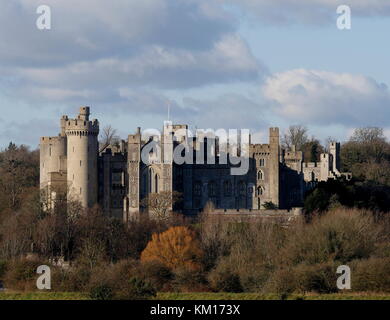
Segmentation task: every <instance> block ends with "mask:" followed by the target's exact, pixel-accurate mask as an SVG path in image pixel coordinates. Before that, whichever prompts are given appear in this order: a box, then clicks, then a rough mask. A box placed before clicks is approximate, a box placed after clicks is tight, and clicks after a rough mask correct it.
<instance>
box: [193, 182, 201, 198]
mask: <svg viewBox="0 0 390 320" xmlns="http://www.w3.org/2000/svg"><path fill="white" fill-rule="evenodd" d="M194 195H195V196H201V195H202V184H201V182H199V181H197V182H195V185H194Z"/></svg>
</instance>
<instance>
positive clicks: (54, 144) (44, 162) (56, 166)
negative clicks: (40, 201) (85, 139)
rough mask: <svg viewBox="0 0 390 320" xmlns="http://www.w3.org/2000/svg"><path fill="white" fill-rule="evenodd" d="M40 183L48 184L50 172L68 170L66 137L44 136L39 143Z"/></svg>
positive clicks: (43, 185) (42, 185) (42, 184)
mask: <svg viewBox="0 0 390 320" xmlns="http://www.w3.org/2000/svg"><path fill="white" fill-rule="evenodd" d="M39 150H40V152H39V155H40V176H39V177H40V185H41V188H43V187H45V186H47V184H48V182H49V181H50V176H49V173H51V172H66V150H67V144H66V137H62V136H58V137H42V138H41V140H40V145H39Z"/></svg>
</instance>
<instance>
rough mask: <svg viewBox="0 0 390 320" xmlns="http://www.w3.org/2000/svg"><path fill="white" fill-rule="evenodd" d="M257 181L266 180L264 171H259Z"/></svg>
mask: <svg viewBox="0 0 390 320" xmlns="http://www.w3.org/2000/svg"><path fill="white" fill-rule="evenodd" d="M257 180H264V173H263V171H262V170H259V172H257Z"/></svg>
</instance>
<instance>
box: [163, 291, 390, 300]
mask: <svg viewBox="0 0 390 320" xmlns="http://www.w3.org/2000/svg"><path fill="white" fill-rule="evenodd" d="M156 299H161V300H280V297H279V296H278V295H275V294H259V293H228V292H220V293H211V292H199V293H172V292H160V293H158V294H157V297H156ZM287 299H288V300H390V294H381V293H337V294H307V295H302V294H292V295H290V296H288V297H287Z"/></svg>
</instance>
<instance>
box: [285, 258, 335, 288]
mask: <svg viewBox="0 0 390 320" xmlns="http://www.w3.org/2000/svg"><path fill="white" fill-rule="evenodd" d="M336 269H337V266H336V265H335V264H334V263H333V262H332V261H329V262H326V263H320V264H315V265H305V264H302V265H298V266H296V267H295V268H294V269H293V270H292V275H293V277H294V278H295V284H296V290H295V291H300V292H317V293H334V292H337V286H336V281H337V274H336Z"/></svg>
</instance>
